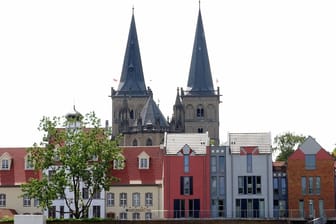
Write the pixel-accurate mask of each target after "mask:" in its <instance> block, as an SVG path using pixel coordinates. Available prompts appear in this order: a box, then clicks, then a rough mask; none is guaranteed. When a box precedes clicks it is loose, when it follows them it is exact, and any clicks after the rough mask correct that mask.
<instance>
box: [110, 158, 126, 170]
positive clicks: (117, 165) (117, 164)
mask: <svg viewBox="0 0 336 224" xmlns="http://www.w3.org/2000/svg"><path fill="white" fill-rule="evenodd" d="M124 167H125V162H124V161H123V160H116V159H115V160H113V169H114V170H123V169H124Z"/></svg>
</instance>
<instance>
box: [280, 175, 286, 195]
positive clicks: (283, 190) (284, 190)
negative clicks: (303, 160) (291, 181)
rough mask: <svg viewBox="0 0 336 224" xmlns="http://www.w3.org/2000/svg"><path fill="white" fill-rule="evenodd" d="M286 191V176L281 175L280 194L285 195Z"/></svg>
mask: <svg viewBox="0 0 336 224" xmlns="http://www.w3.org/2000/svg"><path fill="white" fill-rule="evenodd" d="M286 193H287V184H286V178H285V177H281V194H282V195H286Z"/></svg>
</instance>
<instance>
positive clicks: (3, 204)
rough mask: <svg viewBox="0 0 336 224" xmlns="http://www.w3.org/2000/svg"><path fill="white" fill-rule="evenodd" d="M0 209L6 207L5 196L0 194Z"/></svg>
mask: <svg viewBox="0 0 336 224" xmlns="http://www.w3.org/2000/svg"><path fill="white" fill-rule="evenodd" d="M0 207H6V194H0Z"/></svg>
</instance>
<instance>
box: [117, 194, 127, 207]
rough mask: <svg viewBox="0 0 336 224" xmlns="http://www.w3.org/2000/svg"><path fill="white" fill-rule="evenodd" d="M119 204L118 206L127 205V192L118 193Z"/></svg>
mask: <svg viewBox="0 0 336 224" xmlns="http://www.w3.org/2000/svg"><path fill="white" fill-rule="evenodd" d="M119 202H120V203H119V204H120V207H125V206H127V193H120V195H119Z"/></svg>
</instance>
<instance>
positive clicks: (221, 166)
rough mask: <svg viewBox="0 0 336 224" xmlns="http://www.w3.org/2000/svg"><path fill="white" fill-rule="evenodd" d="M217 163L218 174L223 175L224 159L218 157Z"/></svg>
mask: <svg viewBox="0 0 336 224" xmlns="http://www.w3.org/2000/svg"><path fill="white" fill-rule="evenodd" d="M218 161H219V172H221V173H224V172H225V157H224V156H219V157H218Z"/></svg>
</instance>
